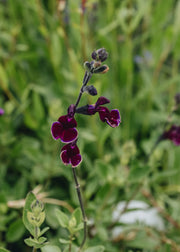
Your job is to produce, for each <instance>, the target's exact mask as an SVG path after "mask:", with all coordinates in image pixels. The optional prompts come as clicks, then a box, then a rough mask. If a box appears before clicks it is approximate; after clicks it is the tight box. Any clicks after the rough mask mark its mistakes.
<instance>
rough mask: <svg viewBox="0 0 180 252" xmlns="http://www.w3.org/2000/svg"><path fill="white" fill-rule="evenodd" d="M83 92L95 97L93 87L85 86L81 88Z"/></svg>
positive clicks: (95, 93)
mask: <svg viewBox="0 0 180 252" xmlns="http://www.w3.org/2000/svg"><path fill="white" fill-rule="evenodd" d="M83 92H87V93H88V94H90V95H92V96H95V95H97V90H96V88H95V87H94V86H93V85H90V86H85V87H84V88H83Z"/></svg>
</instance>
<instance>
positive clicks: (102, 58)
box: [91, 48, 108, 62]
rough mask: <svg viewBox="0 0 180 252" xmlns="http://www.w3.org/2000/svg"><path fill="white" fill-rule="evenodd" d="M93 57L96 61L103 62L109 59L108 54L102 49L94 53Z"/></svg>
mask: <svg viewBox="0 0 180 252" xmlns="http://www.w3.org/2000/svg"><path fill="white" fill-rule="evenodd" d="M91 57H92V59H94V60H97V61H101V62H103V61H105V60H106V59H107V57H108V53H107V51H106V49H105V48H100V49H98V50H96V51H93V52H92V55H91Z"/></svg>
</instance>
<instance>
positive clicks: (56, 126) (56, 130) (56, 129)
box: [51, 122, 63, 140]
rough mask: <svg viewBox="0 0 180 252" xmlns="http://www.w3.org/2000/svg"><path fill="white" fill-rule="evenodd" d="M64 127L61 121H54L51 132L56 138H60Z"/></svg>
mask: <svg viewBox="0 0 180 252" xmlns="http://www.w3.org/2000/svg"><path fill="white" fill-rule="evenodd" d="M62 133H63V127H62V124H61V123H59V122H54V123H53V124H52V127H51V134H52V136H53V138H54V139H55V140H57V139H58V138H60V139H61V138H62Z"/></svg>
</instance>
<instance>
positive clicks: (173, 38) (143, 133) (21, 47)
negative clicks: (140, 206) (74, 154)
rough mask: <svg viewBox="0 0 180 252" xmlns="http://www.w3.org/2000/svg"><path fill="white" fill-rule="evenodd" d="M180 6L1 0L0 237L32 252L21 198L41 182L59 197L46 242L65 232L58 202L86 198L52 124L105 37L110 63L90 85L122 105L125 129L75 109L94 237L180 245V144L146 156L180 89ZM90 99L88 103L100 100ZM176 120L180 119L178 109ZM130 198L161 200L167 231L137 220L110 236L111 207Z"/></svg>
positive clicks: (122, 246) (111, 245) (109, 245)
mask: <svg viewBox="0 0 180 252" xmlns="http://www.w3.org/2000/svg"><path fill="white" fill-rule="evenodd" d="M84 3H86V8H85V9H84V5H83V6H82V4H84ZM81 7H83V8H81ZM179 9H180V4H179V1H175V0H174V1H163V0H158V1H156V2H155V1H141V0H139V1H137V0H132V1H128V0H127V1H126V0H124V1H118V0H115V1H105V0H104V1H102V0H99V1H94V2H92V1H82V2H81V1H68V6H66V5H65V7H64V6H63V1H57V2H56V1H35V0H32V1H20V0H17V1H12V0H8V1H1V2H0V31H1V32H0V87H1V88H0V92H1V93H0V107H1V108H3V109H4V111H5V113H4V115H3V116H1V117H0V126H1V127H0V150H1V151H0V229H1V230H0V231H1V247H3V248H4V249H5V248H6V249H8V250H11V251H17V250H18V251H26V250H27V251H28V248H27V246H26V245H25V244H24V243H23V240H24V239H25V238H26V237H27V236H28V235H29V234H28V233H27V231H25V228H24V225H23V223H22V220H21V217H22V209H21V207H22V206H23V201H19V200H21V199H24V198H25V197H26V194H27V192H29V191H30V190H32V189H34V188H35V187H36V186H37V185H39V184H41V185H43V187H42V190H41V192H39V193H38V195H40V198H42V201H43V200H44V201H46V202H51V204H50V203H48V204H46V205H45V210H46V225H47V226H49V227H50V230H49V231H48V232H47V233H46V234H47V236H48V241H50V242H51V244H54V245H57V246H60V243H59V241H58V239H59V237H63V236H64V237H66V235H65V234H64V232H65V231H64V228H60V227H59V224H58V223H57V219H56V217H55V214H54V211H55V208H57V205H56V204H54V203H55V202H56V203H58V204H59V205H60V206H61V210H62V211H63V212H67V213H69V211H70V210H72V209H73V210H74V209H75V208H76V207H77V206H78V202H77V198H76V196H75V194H74V186H73V185H72V183H71V181H72V175H71V171H70V169H64V166H63V165H61V164H60V161H59V157H58V156H59V155H58V153H59V151H60V147H59V144H58V143H57V145H56V144H55V143H54V141H53V139H52V137H51V134H50V130H49V129H50V127H51V124H52V122H53V121H55V120H57V111H58V114H59V115H60V114H64V113H66V108H67V107H68V105H69V104H70V103H71V101H72V100H74V98H75V97H77V95H78V90H79V88H80V85H81V82H82V79H83V73H84V72H83V62H84V61H86V60H88V57H89V56H88V55H90V53H91V51H93V50H94V49H96V48H100V47H105V48H106V49H107V51H108V52H109V53H110V57H109V58H108V60H107V64H108V65H109V66H110V71H109V72H108V73H107V74H106V77H105V78H104V77H102V78H101V79H99V77H98V76H97V77H94V79H93V85H95V86H96V88H97V91H98V93H100V94H103V95H104V96H107V97H108V98H109V99H110V100H111V101H113V107H116V108H119V109H120V112H121V116H122V119H123V120H122V124H121V129H119V131H118V133H117V132H114V131H112V130H111V128H110V127H108V125H107V127H106V128H104V124H103V123H99V118H98V116H94V117H93V118H89V117H86V118H85V119H84V118H82V117H80V116H79V117H77V120H78V125H79V127H80V130H79V132H81V133H80V134H81V136H82V137H81V142H79V145H80V146H79V148H80V149H81V153H82V155H83V157H85V158H84V161H83V163H82V164H81V169H80V170H79V171H78V175H79V177H80V183H81V185H82V189H83V192H84V193H83V194H84V195H83V197H84V199H85V204H86V209H87V215H88V217H89V218H90V219H92V225H91V227H90V233H89V237H90V239H89V244H88V245H89V246H95V245H97V244H102V243H103V245H104V247H105V250H106V251H112V252H113V251H128V250H129V247H131V250H133V249H135V248H139V249H142V250H143V251H163V252H164V251H173V250H174V251H179V224H178V223H179V222H180V220H179V163H180V155H179V152H180V149H179V147H177V146H174V145H173V143H172V142H171V141H168V140H167V141H162V142H161V143H160V144H159V145H158V146H157V148H156V149H155V151H154V152H153V154H152V156H151V157H150V159H149V161H148V163H146V164H144V160H145V156H146V155H148V154H149V153H150V151H151V148H152V147H153V146H154V143H155V142H156V140H157V138H158V137H159V136H160V134H162V132H163V130H164V129H163V127H164V126H163V125H164V124H165V123H166V122H167V120H169V118H168V116H169V114H170V113H171V109H172V107H173V106H174V95H175V94H176V93H178V92H180V90H179V79H180V76H179V57H180V56H179V55H180V53H179V51H180V46H179V40H178V37H179V32H180V21H179V15H178V13H179ZM82 10H83V11H82ZM83 99H84V101H83ZM83 99H82V103H83V104H84V103H85V102H87V99H89V103H95V102H96V98H93V97H91V98H90V97H88V98H87V97H85V96H84V98H83ZM170 120H171V123H172V124H176V125H178V124H179V114H178V113H177V112H176V113H174V114H173V115H172V116H171V118H170ZM86 153H88V155H87V154H86ZM142 181H143V182H145V185H144V186H143V187H142ZM47 199H48V200H47ZM52 199H53V201H51V200H52ZM132 199H138V200H142V201H145V202H147V203H148V204H149V205H153V206H156V207H158V209H160V215H161V216H162V218H163V220H164V223H165V231H163V232H159V231H158V230H156V229H154V228H149V229H147V228H146V227H145V226H142V225H130V226H128V227H126V228H127V229H126V230H124V231H126V232H125V234H124V235H123V234H122V235H121V236H120V237H119V238H118V239H115V240H113V239H111V238H110V237H111V230H112V226H117V225H119V224H118V223H112V218H111V216H112V211H113V209H114V208H115V207H116V205H117V203H118V202H121V201H123V200H125V201H126V202H131V201H132ZM55 200H58V201H55ZM52 203H53V204H52ZM69 205H70V208H69ZM15 207H16V208H15ZM102 211H103V216H102ZM169 217H170V218H169ZM140 230H141V232H140ZM132 232H133V233H132ZM128 234H129V235H128ZM152 240H153V241H154V240H155V241H156V243H152ZM61 249H63V247H62V248H61Z"/></svg>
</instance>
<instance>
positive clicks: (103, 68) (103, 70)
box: [93, 65, 109, 74]
mask: <svg viewBox="0 0 180 252" xmlns="http://www.w3.org/2000/svg"><path fill="white" fill-rule="evenodd" d="M108 71H109V67H108V66H107V65H103V66H100V67H98V68H96V69H94V71H93V73H96V74H97V73H101V74H104V73H106V72H108Z"/></svg>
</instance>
